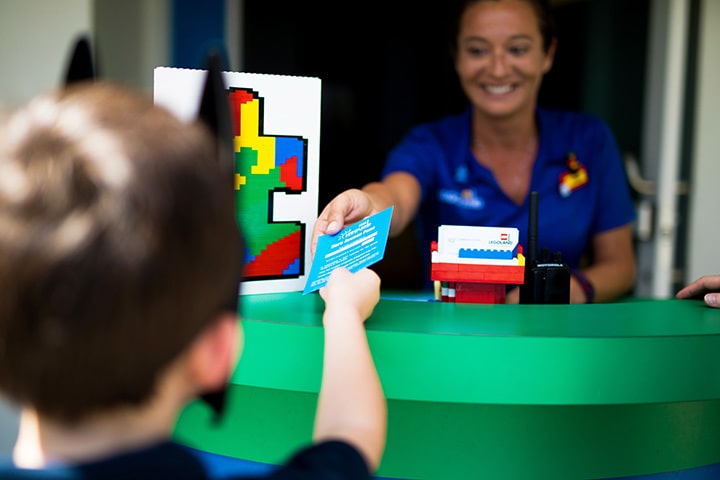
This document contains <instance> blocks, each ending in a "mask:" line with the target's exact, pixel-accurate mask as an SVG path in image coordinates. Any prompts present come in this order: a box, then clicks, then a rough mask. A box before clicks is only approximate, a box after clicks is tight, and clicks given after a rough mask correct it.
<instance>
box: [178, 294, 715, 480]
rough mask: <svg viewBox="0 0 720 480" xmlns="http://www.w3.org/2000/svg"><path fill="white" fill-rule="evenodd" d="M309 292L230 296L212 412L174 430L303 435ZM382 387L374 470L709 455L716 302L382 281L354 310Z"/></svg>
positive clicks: (620, 468)
mask: <svg viewBox="0 0 720 480" xmlns="http://www.w3.org/2000/svg"><path fill="white" fill-rule="evenodd" d="M322 310H323V302H322V300H321V299H320V298H319V296H318V295H317V294H311V295H306V296H303V295H302V294H301V293H299V292H297V293H284V294H265V295H246V296H243V298H242V307H241V315H242V316H243V327H244V331H245V350H244V353H243V356H242V358H241V360H240V362H239V364H238V368H237V370H236V372H235V375H234V377H233V380H232V389H231V396H230V399H229V408H228V410H227V412H226V416H225V418H224V421H223V422H222V423H221V424H220V425H213V424H212V422H211V421H210V419H209V416H210V413H209V411H208V410H207V409H206V408H205V406H204V405H202V404H199V403H196V404H193V405H191V406H190V407H188V408H187V409H186V410H185V412H184V413H183V415H182V416H181V418H180V420H179V422H178V425H177V429H176V437H177V438H178V439H179V440H181V441H183V442H184V443H187V444H189V445H191V446H195V447H197V448H199V449H201V450H204V451H208V452H212V453H218V454H222V455H227V456H230V457H235V458H242V459H246V460H251V461H256V462H262V463H271V464H276V463H280V462H281V461H282V460H283V459H284V458H285V456H286V455H287V454H288V453H289V452H291V451H293V450H295V449H297V448H298V447H300V446H301V445H304V444H306V443H307V442H309V441H310V438H311V434H312V424H313V416H314V410H315V402H316V400H317V393H318V391H319V386H320V375H321V369H322V343H323V332H322V327H321V314H322ZM366 325H367V330H368V338H369V341H370V346H371V349H372V351H373V355H374V357H375V361H376V365H377V368H378V372H379V374H380V378H381V381H382V384H383V388H384V390H385V394H386V396H387V398H388V421H389V424H388V440H387V448H386V451H385V456H384V458H383V461H382V464H381V465H380V469H379V471H378V472H377V473H378V476H381V477H391V478H406V479H442V480H448V479H473V478H487V479H493V480H495V479H546V478H547V479H553V480H562V479H581V478H584V479H594V478H613V477H623V476H631V475H641V474H653V473H659V472H671V471H675V470H685V469H689V468H693V467H698V466H702V465H709V464H714V463H718V462H720V310H715V309H710V308H707V307H706V306H705V305H704V304H703V303H702V302H701V301H699V300H698V301H695V300H632V301H624V302H618V303H612V304H595V305H485V304H483V305H480V304H478V305H472V304H452V303H440V302H432V301H429V300H428V299H427V298H425V297H423V296H422V295H417V294H416V295H414V296H413V295H408V296H407V297H402V296H399V295H393V294H392V293H386V294H384V295H383V298H382V299H381V301H380V303H379V304H378V306H377V307H376V309H375V311H374V313H373V315H372V317H371V318H370V319H369V320H368V321H367V324H366Z"/></svg>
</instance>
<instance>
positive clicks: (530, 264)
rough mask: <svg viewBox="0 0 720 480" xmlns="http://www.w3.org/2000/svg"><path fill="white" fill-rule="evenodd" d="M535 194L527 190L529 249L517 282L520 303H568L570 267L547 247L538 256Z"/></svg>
mask: <svg viewBox="0 0 720 480" xmlns="http://www.w3.org/2000/svg"><path fill="white" fill-rule="evenodd" d="M537 219H538V193H537V192H530V214H529V215H528V248H527V253H526V254H525V281H524V283H523V284H522V285H520V303H526V304H545V303H570V269H569V268H568V266H567V265H566V264H565V263H564V262H563V260H562V253H560V252H555V253H553V254H552V256H551V255H550V254H549V252H548V250H547V249H546V248H543V249H542V250H541V255H540V257H538V255H537V249H538V224H537Z"/></svg>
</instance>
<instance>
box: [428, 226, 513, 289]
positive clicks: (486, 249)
mask: <svg viewBox="0 0 720 480" xmlns="http://www.w3.org/2000/svg"><path fill="white" fill-rule="evenodd" d="M518 238H519V231H518V229H517V228H509V227H508V228H505V227H472V226H460V225H441V226H440V227H439V228H438V241H437V242H433V244H432V246H431V248H430V250H431V252H430V255H431V266H430V278H431V279H432V280H433V281H434V282H435V284H436V286H437V284H438V283H440V286H441V295H439V296H440V300H442V301H447V302H456V303H505V290H506V287H507V285H509V284H514V285H520V284H522V283H523V281H524V275H525V257H524V256H523V254H522V246H521V245H520V244H519V243H518ZM436 288H437V287H436ZM437 296H438V295H437V293H436V297H437Z"/></svg>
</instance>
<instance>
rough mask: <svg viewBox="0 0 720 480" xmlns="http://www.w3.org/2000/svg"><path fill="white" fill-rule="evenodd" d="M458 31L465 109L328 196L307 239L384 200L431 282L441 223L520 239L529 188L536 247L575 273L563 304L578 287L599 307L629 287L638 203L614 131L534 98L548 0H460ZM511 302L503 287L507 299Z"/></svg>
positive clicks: (551, 30) (549, 31)
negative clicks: (354, 185) (508, 230)
mask: <svg viewBox="0 0 720 480" xmlns="http://www.w3.org/2000/svg"><path fill="white" fill-rule="evenodd" d="M456 27H457V28H456V34H455V36H454V43H453V60H454V68H455V73H456V74H457V77H458V79H459V83H460V85H461V87H462V90H463V92H464V94H465V96H466V100H467V103H468V105H467V107H466V108H465V110H464V111H463V112H462V113H460V114H457V115H450V116H446V117H443V118H440V119H439V120H435V121H432V122H427V123H423V124H420V125H417V126H416V127H414V128H413V129H411V130H410V131H409V132H408V133H407V134H406V136H405V137H404V138H403V139H402V140H401V141H400V142H399V143H398V144H397V145H396V146H395V147H394V148H393V149H392V150H390V152H389V154H388V156H387V159H386V163H385V166H384V168H383V170H382V174H381V180H380V181H377V182H371V183H369V184H367V185H365V186H364V187H362V189H349V190H346V191H344V192H342V193H340V194H339V195H337V196H336V197H335V198H334V199H332V200H331V201H330V202H329V203H328V204H327V206H326V207H325V209H324V210H323V211H322V212H321V213H320V215H319V217H318V220H317V222H316V223H315V228H314V232H313V244H314V243H315V242H316V240H317V237H318V236H319V235H322V234H326V233H334V232H336V231H338V230H339V229H340V228H342V227H343V226H345V225H346V224H350V223H354V222H356V221H358V220H360V219H362V218H364V217H366V216H368V215H371V214H374V213H377V212H379V211H381V210H384V209H385V208H387V207H389V206H391V205H392V206H394V207H395V208H394V211H393V217H392V222H391V230H390V233H391V235H399V234H400V233H401V232H403V231H404V230H405V229H406V227H408V225H410V224H412V223H413V222H414V225H415V226H416V227H417V232H418V237H419V242H420V243H419V250H420V251H421V252H426V254H425V258H424V260H425V261H424V264H425V276H424V278H425V279H426V287H427V288H428V289H429V287H430V282H429V278H430V275H429V273H428V272H429V252H430V245H431V242H432V241H433V240H435V239H437V232H438V227H439V226H440V225H477V226H502V227H514V228H518V229H519V230H520V244H521V245H525V246H527V245H528V238H527V235H528V232H527V228H526V227H527V225H528V214H529V200H528V199H529V193H530V192H531V191H537V192H538V193H539V197H540V216H539V219H538V230H539V234H540V239H541V243H540V245H539V247H540V248H547V249H548V250H549V251H551V252H559V253H560V254H561V256H562V259H563V261H564V262H565V263H566V264H567V265H568V266H569V267H570V268H571V269H572V270H574V271H577V272H578V277H579V278H582V281H581V280H579V279H578V277H575V276H573V277H572V279H571V285H570V301H571V303H586V302H589V301H593V299H591V298H589V296H588V294H587V293H586V292H587V291H588V289H587V288H583V286H584V285H590V286H591V287H592V288H593V289H594V292H595V295H594V301H598V302H605V301H611V300H614V299H617V298H618V297H619V296H621V295H623V294H625V293H627V292H628V291H629V290H630V289H631V288H632V286H633V284H634V281H635V255H634V250H633V243H632V230H631V225H632V222H633V221H634V219H635V210H634V206H633V203H632V198H631V196H630V191H629V188H628V184H627V181H626V178H625V173H624V169H623V163H622V158H621V155H620V151H619V149H618V146H617V144H616V141H615V138H614V136H613V134H612V133H611V131H610V129H609V128H608V127H607V125H606V124H605V123H604V122H603V121H602V120H600V119H599V118H597V117H594V116H592V115H589V114H584V113H577V112H572V111H562V110H550V109H547V108H543V107H540V106H539V105H538V95H539V91H540V87H541V84H542V81H543V79H544V77H545V75H546V74H547V73H548V72H549V71H550V70H551V68H552V66H553V61H554V57H555V51H556V49H557V48H558V40H557V36H556V34H555V25H554V21H553V18H552V16H551V8H550V5H549V3H548V2H547V1H544V0H470V1H466V2H465V3H464V4H463V5H462V8H461V10H460V13H459V15H458V17H457V21H456ZM568 178H573V179H581V181H574V182H569V181H566V179H568ZM456 199H459V200H456ZM518 300H519V295H518V291H517V289H512V290H509V291H508V293H507V302H508V303H517V302H518Z"/></svg>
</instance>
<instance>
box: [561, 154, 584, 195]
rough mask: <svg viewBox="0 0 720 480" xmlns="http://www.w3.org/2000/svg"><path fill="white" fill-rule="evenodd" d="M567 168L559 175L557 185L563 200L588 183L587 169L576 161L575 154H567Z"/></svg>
mask: <svg viewBox="0 0 720 480" xmlns="http://www.w3.org/2000/svg"><path fill="white" fill-rule="evenodd" d="M567 166H568V169H567V171H566V172H563V173H561V174H560V184H559V185H558V191H559V192H560V196H561V197H563V198H567V197H569V196H570V194H571V193H572V192H574V191H575V190H577V189H578V188H580V187H582V186H583V185H587V183H588V173H587V169H586V168H585V165H583V164H582V163H580V162H579V161H578V159H577V156H575V152H570V153H568V159H567Z"/></svg>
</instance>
